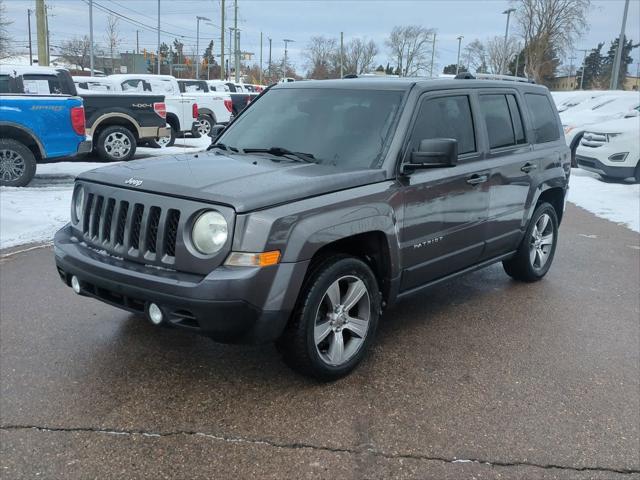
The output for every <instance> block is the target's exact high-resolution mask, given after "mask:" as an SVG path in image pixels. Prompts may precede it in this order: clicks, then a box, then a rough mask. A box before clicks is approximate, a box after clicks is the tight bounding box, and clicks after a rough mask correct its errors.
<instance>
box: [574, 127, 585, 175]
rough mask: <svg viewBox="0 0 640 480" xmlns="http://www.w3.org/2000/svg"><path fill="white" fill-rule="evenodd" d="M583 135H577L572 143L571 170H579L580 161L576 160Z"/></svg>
mask: <svg viewBox="0 0 640 480" xmlns="http://www.w3.org/2000/svg"><path fill="white" fill-rule="evenodd" d="M582 135H584V134H583V133H579V134H578V135H576V138H574V139H573V142H571V168H578V159H577V158H576V151H577V150H578V145H580V140H582Z"/></svg>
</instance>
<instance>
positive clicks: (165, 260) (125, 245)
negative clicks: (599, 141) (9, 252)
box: [55, 78, 570, 380]
mask: <svg viewBox="0 0 640 480" xmlns="http://www.w3.org/2000/svg"><path fill="white" fill-rule="evenodd" d="M214 141H215V144H214V145H212V146H211V147H210V150H209V152H208V153H207V154H203V153H199V154H196V155H179V156H175V157H172V158H164V159H159V160H158V161H155V162H153V163H152V164H150V163H148V162H147V163H145V162H133V163H129V164H127V165H117V166H111V167H106V168H102V169H98V170H94V171H92V172H88V173H84V174H82V175H80V177H79V178H78V179H77V182H76V186H75V191H74V196H73V206H72V220H71V223H69V224H68V225H67V226H65V227H64V228H63V229H61V230H60V231H59V232H58V233H57V234H56V237H55V258H56V263H57V268H58V271H59V273H60V277H61V278H62V280H63V281H64V282H65V283H66V284H67V285H69V286H71V287H72V288H73V290H74V291H75V292H76V293H78V294H80V295H85V296H89V297H93V298H97V299H99V300H102V301H104V302H107V303H109V304H111V305H114V306H117V307H120V308H123V309H126V310H129V311H132V312H139V313H141V314H145V315H146V316H147V317H148V318H149V319H150V320H151V322H153V323H154V324H165V325H170V326H175V327H181V328H184V329H189V330H192V331H194V332H199V333H202V334H205V335H208V336H210V337H212V338H213V339H215V340H218V341H222V342H265V341H277V345H278V347H279V348H280V351H281V352H282V354H283V356H284V359H285V361H286V362H287V363H288V364H289V365H290V366H292V367H293V368H295V369H297V370H299V371H301V372H303V373H305V374H307V375H311V376H314V377H317V378H320V379H324V380H330V379H335V378H338V377H341V376H343V375H346V374H347V373H348V372H350V371H351V370H352V369H353V368H354V367H355V366H356V365H357V364H358V363H359V362H360V361H361V360H362V358H363V356H364V354H365V352H366V351H367V349H368V347H369V346H370V345H371V343H372V342H373V339H374V336H375V332H376V328H377V325H378V322H379V320H380V318H381V315H382V313H383V312H384V311H385V309H386V308H388V307H389V306H390V305H392V304H393V303H395V302H396V301H398V300H400V299H403V298H405V297H407V296H409V295H413V294H417V293H420V292H422V291H424V289H425V288H428V287H430V286H432V285H435V284H437V283H440V282H443V281H446V280H449V279H451V278H454V277H456V276H458V275H461V274H464V273H466V272H469V271H471V270H475V269H478V268H481V267H485V266H487V265H490V264H493V263H495V262H502V263H503V265H504V269H505V270H506V272H507V274H508V275H510V276H511V277H513V278H515V279H517V280H521V281H525V282H532V281H536V280H540V279H541V278H542V277H544V275H545V274H546V273H547V271H548V270H549V267H550V266H551V263H552V261H553V257H554V254H555V249H556V245H557V241H558V226H559V224H560V221H561V220H562V215H563V210H564V203H565V198H566V193H567V188H568V181H569V174H570V154H569V149H568V147H567V146H566V144H565V142H564V136H563V135H562V127H561V124H560V121H559V118H558V114H557V111H556V109H555V107H554V104H553V101H552V100H551V97H550V95H549V91H548V90H547V89H546V88H545V87H542V86H536V85H532V84H529V83H524V82H516V81H511V82H509V81H489V80H475V79H468V80H462V79H461V80H458V79H451V80H416V79H406V78H404V79H397V80H384V79H372V78H361V79H352V80H328V81H322V82H295V83H291V84H279V85H276V86H274V87H272V88H271V89H270V90H269V91H267V92H266V93H264V94H263V95H262V96H261V97H260V98H258V99H257V100H256V101H255V102H252V104H251V106H250V107H249V108H247V109H246V110H245V111H244V112H242V114H241V115H240V116H239V117H238V118H236V119H235V120H234V121H233V122H232V123H231V124H230V125H229V126H228V127H227V128H226V130H225V131H224V132H223V133H222V134H221V135H220V136H219V137H218V138H217V139H216V140H214Z"/></svg>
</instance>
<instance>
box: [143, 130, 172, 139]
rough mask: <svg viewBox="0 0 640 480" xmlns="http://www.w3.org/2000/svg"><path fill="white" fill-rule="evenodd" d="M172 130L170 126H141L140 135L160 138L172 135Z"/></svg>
mask: <svg viewBox="0 0 640 480" xmlns="http://www.w3.org/2000/svg"><path fill="white" fill-rule="evenodd" d="M170 136H171V130H170V129H169V127H140V128H139V129H138V137H139V138H140V139H143V138H160V137H170Z"/></svg>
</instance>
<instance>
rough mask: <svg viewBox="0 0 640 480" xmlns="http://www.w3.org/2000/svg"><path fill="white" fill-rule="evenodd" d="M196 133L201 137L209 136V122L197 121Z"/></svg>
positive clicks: (204, 120)
mask: <svg viewBox="0 0 640 480" xmlns="http://www.w3.org/2000/svg"><path fill="white" fill-rule="evenodd" d="M198 133H199V134H200V135H201V136H203V137H207V136H209V133H211V122H210V121H209V120H206V119H202V120H198Z"/></svg>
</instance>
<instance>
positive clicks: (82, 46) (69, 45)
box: [60, 35, 91, 70]
mask: <svg viewBox="0 0 640 480" xmlns="http://www.w3.org/2000/svg"><path fill="white" fill-rule="evenodd" d="M90 51H91V42H90V41H89V37H88V36H87V35H85V36H84V37H82V38H74V39H73V40H66V41H64V42H62V44H61V45H60V54H61V56H62V58H64V59H65V60H66V61H67V62H69V63H72V64H74V65H75V66H76V67H78V69H79V70H84V69H85V68H86V67H88V66H89V65H90V62H91V61H90V59H89V55H90Z"/></svg>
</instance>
